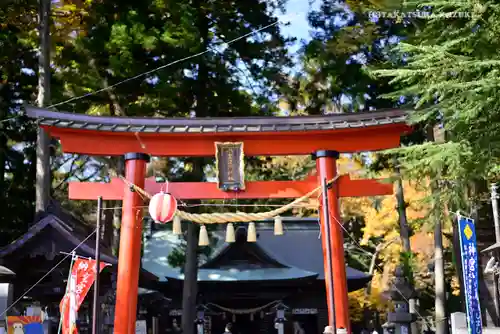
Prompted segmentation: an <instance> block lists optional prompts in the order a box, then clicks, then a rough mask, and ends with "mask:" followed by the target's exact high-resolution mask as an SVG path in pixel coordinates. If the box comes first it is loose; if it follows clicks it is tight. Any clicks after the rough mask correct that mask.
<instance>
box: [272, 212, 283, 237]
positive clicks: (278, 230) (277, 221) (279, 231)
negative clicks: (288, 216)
mask: <svg viewBox="0 0 500 334" xmlns="http://www.w3.org/2000/svg"><path fill="white" fill-rule="evenodd" d="M274 235H283V220H282V219H281V217H280V216H276V217H274Z"/></svg>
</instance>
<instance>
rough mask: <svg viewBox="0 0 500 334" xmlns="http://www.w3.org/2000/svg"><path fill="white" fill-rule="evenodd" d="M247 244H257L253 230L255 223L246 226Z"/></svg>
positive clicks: (255, 233) (255, 232)
mask: <svg viewBox="0 0 500 334" xmlns="http://www.w3.org/2000/svg"><path fill="white" fill-rule="evenodd" d="M247 242H257V231H256V230H255V223H249V224H248V234H247Z"/></svg>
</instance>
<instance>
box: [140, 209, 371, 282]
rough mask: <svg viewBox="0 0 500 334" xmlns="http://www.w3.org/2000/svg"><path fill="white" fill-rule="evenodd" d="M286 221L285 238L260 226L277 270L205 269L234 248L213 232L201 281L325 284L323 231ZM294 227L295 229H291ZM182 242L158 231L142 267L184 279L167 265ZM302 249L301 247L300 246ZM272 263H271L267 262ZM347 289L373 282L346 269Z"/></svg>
mask: <svg viewBox="0 0 500 334" xmlns="http://www.w3.org/2000/svg"><path fill="white" fill-rule="evenodd" d="M283 219H284V220H285V221H286V224H285V234H284V235H282V236H275V235H274V231H273V228H272V222H271V221H269V226H267V227H266V226H262V225H261V224H258V225H257V235H258V238H257V242H256V243H255V244H254V247H258V248H260V249H261V251H263V252H264V253H265V255H266V256H267V257H270V258H271V259H272V261H274V262H278V263H279V264H280V265H279V266H281V267H283V268H277V267H278V266H276V265H275V266H274V267H273V266H268V267H263V266H261V267H259V268H252V266H249V265H248V264H245V263H242V264H241V265H240V266H239V267H235V266H234V265H233V268H229V269H228V268H226V267H221V268H206V266H209V267H213V266H214V265H215V263H213V262H214V260H215V261H216V258H217V257H220V255H221V254H222V253H223V252H224V251H226V250H227V249H228V248H229V247H233V246H234V245H235V244H227V243H226V242H225V241H224V238H225V231H224V230H223V229H222V230H220V231H214V232H213V233H212V235H211V238H213V239H215V240H214V241H216V242H215V246H214V251H213V253H212V254H211V256H210V259H208V261H207V262H206V263H204V264H203V265H201V266H200V268H199V269H198V280H199V281H205V282H207V281H213V282H224V281H225V282H231V281H233V282H234V281H273V280H274V281H282V280H294V279H304V278H310V279H318V280H324V278H325V276H324V267H323V249H322V246H321V239H320V235H319V233H320V230H319V226H318V222H317V219H315V218H283ZM292 226H294V227H292ZM180 242H181V241H180V239H179V238H178V237H177V236H175V235H173V233H172V231H171V229H170V228H168V227H159V228H158V229H157V230H156V231H154V232H153V234H152V236H151V237H150V238H149V239H148V240H147V241H146V243H145V246H144V256H143V258H142V265H143V267H144V269H146V270H148V271H150V272H152V273H154V274H155V275H156V276H158V277H160V280H161V279H163V280H169V279H180V280H182V279H183V278H184V276H183V274H182V273H181V272H180V270H179V269H178V268H173V267H172V266H171V265H170V264H169V263H168V253H169V252H171V251H173V249H174V248H175V247H177V246H178V245H179V243H180ZM298 245H299V246H298ZM268 261H269V260H268ZM346 274H347V281H348V286H349V289H350V290H351V291H354V290H356V289H359V288H361V287H363V286H364V285H365V284H366V283H367V282H369V281H370V278H371V277H370V276H368V275H367V274H365V273H363V272H361V271H359V270H356V269H354V268H350V267H347V268H346Z"/></svg>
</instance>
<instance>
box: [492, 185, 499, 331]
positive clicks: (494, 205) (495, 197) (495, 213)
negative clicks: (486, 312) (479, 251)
mask: <svg viewBox="0 0 500 334" xmlns="http://www.w3.org/2000/svg"><path fill="white" fill-rule="evenodd" d="M497 190H498V186H497V184H496V183H493V184H492V185H491V207H492V209H493V222H494V224H495V242H497V243H498V242H500V219H499V217H498V193H497ZM493 253H494V256H495V258H496V260H497V261H498V258H499V253H498V250H495V251H494V252H493ZM498 279H499V276H498V274H497V271H496V270H495V272H494V273H493V296H494V297H493V303H494V306H495V313H496V319H495V323H496V324H495V325H496V326H500V291H499V289H498Z"/></svg>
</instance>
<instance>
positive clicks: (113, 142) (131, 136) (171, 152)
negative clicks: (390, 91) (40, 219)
mask: <svg viewBox="0 0 500 334" xmlns="http://www.w3.org/2000/svg"><path fill="white" fill-rule="evenodd" d="M43 127H44V128H45V129H46V130H47V131H48V132H49V133H50V135H51V136H53V137H56V138H59V140H60V141H61V144H62V149H63V151H64V152H65V153H79V154H86V155H123V154H125V153H128V152H142V153H147V154H150V155H152V156H170V157H188V156H214V155H215V145H214V142H216V141H227V142H240V141H243V142H244V143H245V148H244V151H245V155H246V156H260V155H262V156H266V155H301V154H310V153H312V152H315V151H317V150H328V149H331V150H336V151H339V152H341V153H342V152H359V151H377V150H384V149H389V148H394V147H397V146H399V140H400V136H401V134H402V133H404V132H407V131H410V127H408V126H407V125H405V124H388V125H378V126H369V127H359V128H347V129H338V130H323V131H303V132H268V133H265V132H253V133H252V132H242V133H236V134H235V133H218V134H214V133H206V134H203V133H186V134H168V133H141V134H135V133H132V132H121V133H117V132H104V131H94V130H79V129H66V128H57V127H53V126H43Z"/></svg>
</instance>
